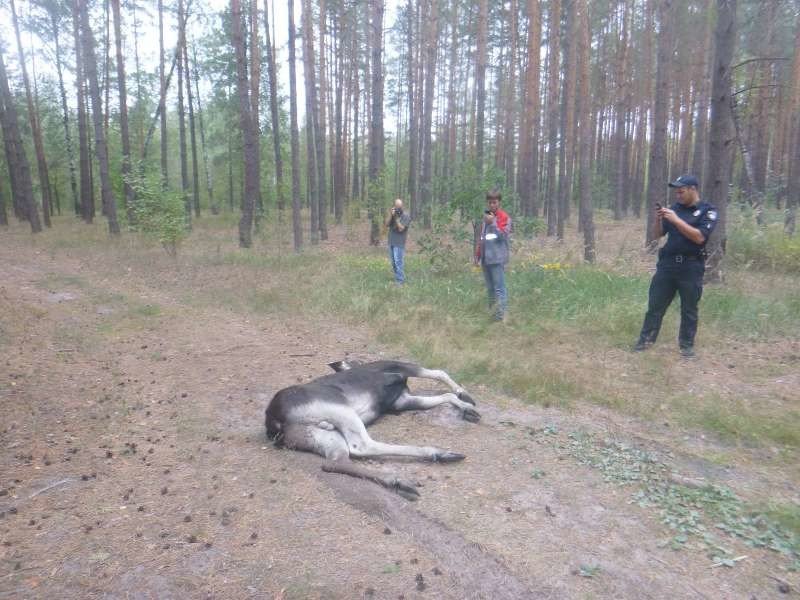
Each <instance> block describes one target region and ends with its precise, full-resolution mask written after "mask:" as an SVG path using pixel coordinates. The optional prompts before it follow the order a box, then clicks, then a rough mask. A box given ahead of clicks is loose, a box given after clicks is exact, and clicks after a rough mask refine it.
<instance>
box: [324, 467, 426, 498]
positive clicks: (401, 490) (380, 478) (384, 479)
mask: <svg viewBox="0 0 800 600" xmlns="http://www.w3.org/2000/svg"><path fill="white" fill-rule="evenodd" d="M322 470H323V471H325V472H326V473H341V474H342V475H349V476H350V477H356V478H358V479H366V480H367V481H371V482H373V483H377V484H378V485H381V486H383V487H385V488H386V489H387V490H391V491H393V492H396V493H398V494H400V495H401V496H402V497H403V498H405V499H406V500H412V501H413V500H416V499H417V498H419V492H418V491H417V490H416V486H415V485H414V483H412V482H409V481H404V480H403V479H400V478H399V477H396V476H394V475H385V474H383V473H381V472H379V471H375V470H373V469H366V468H364V467H361V466H359V465H354V464H353V463H352V462H350V461H349V460H326V461H325V463H323V465H322Z"/></svg>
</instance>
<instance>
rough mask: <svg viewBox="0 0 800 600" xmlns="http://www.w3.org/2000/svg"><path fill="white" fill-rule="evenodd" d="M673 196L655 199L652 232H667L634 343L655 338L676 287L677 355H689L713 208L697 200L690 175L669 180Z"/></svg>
mask: <svg viewBox="0 0 800 600" xmlns="http://www.w3.org/2000/svg"><path fill="white" fill-rule="evenodd" d="M669 187H671V188H673V189H674V190H675V198H676V200H677V202H676V203H675V204H673V205H672V207H671V208H663V207H661V206H660V205H658V204H656V219H655V224H654V228H655V237H656V239H658V238H660V237H661V236H663V235H665V234H666V236H667V243H666V244H664V247H663V248H661V250H659V252H658V264H657V265H656V274H655V275H654V276H653V279H652V281H651V282H650V299H649V303H648V307H647V314H646V315H645V317H644V324H643V325H642V332H641V334H639V341H638V342H636V345H635V346H634V347H633V350H634V352H641V351H642V350H646V349H647V348H648V347H650V346H652V345H653V343H655V341H656V338H657V337H658V331H659V329H660V328H661V320H662V319H663V318H664V313H665V312H666V311H667V308H668V307H669V305H670V303H671V302H672V299H673V298H674V297H675V292H677V293H678V294H679V295H680V297H681V327H680V332H679V333H678V345H679V346H680V350H681V355H682V356H684V357H687V358H692V357H694V355H695V354H694V336H695V333H697V303H698V302H699V301H700V296H701V294H702V293H703V275H704V273H705V269H706V265H705V245H706V241H707V240H708V236H709V235H711V232H712V231H714V227H715V226H716V224H717V210H716V209H715V208H714V207H713V206H712V205H711V204H709V203H708V202H702V201H701V200H700V196H699V194H698V192H697V188H698V187H699V184H698V181H697V177H695V176H694V175H681V176H680V177H678V178H677V179H676V180H675V181H672V182H670V183H669Z"/></svg>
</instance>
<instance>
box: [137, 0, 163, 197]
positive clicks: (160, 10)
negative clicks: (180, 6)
mask: <svg viewBox="0 0 800 600" xmlns="http://www.w3.org/2000/svg"><path fill="white" fill-rule="evenodd" d="M158 82H159V88H160V92H159V95H158V112H159V114H160V116H161V183H162V185H163V186H164V187H165V188H166V187H167V185H168V182H169V177H168V175H169V171H168V165H169V161H168V160H167V152H168V150H167V104H166V102H167V82H166V80H165V78H164V2H163V0H158ZM145 152H147V144H145V147H144V150H143V151H142V157H143V158H144V153H145Z"/></svg>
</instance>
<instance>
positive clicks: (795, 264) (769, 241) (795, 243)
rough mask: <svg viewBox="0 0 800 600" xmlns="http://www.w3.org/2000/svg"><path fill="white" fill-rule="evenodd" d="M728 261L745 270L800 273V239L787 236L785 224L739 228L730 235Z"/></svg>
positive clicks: (743, 226)
mask: <svg viewBox="0 0 800 600" xmlns="http://www.w3.org/2000/svg"><path fill="white" fill-rule="evenodd" d="M727 259H728V260H729V261H730V262H731V263H732V264H734V265H737V266H739V267H743V268H748V269H750V268H756V269H760V270H763V269H768V270H771V271H783V272H785V273H800V235H794V236H791V237H790V236H787V235H785V234H784V233H783V227H782V225H781V224H778V223H776V224H771V225H768V226H766V227H758V226H756V225H754V224H749V223H747V224H745V223H742V224H739V225H738V226H736V227H735V228H733V229H732V230H731V231H730V233H728V254H727Z"/></svg>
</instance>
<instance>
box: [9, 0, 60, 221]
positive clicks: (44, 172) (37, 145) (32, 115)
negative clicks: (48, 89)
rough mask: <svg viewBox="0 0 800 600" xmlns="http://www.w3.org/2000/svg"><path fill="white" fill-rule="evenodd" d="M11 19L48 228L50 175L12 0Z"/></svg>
mask: <svg viewBox="0 0 800 600" xmlns="http://www.w3.org/2000/svg"><path fill="white" fill-rule="evenodd" d="M9 6H10V7H11V18H12V21H13V23H14V34H15V35H16V38H17V51H18V53H19V65H20V70H21V71H22V82H23V84H24V86H25V98H26V99H27V101H28V120H29V122H30V124H31V134H32V135H33V148H34V151H35V152H36V166H37V170H38V172H39V187H40V188H41V193H42V217H43V219H44V224H45V227H50V226H51V223H50V207H51V206H52V199H51V197H50V175H49V172H48V168H47V158H46V157H45V154H44V143H43V142H42V130H41V128H40V127H39V111H37V110H36V107H35V106H34V103H33V95H32V94H31V84H30V80H29V79H28V68H27V67H26V65H25V51H24V50H23V49H22V38H21V37H20V35H19V20H18V19H17V9H16V6H15V3H14V0H10V2H9Z"/></svg>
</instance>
